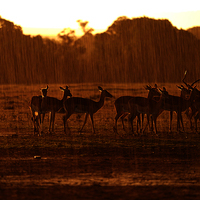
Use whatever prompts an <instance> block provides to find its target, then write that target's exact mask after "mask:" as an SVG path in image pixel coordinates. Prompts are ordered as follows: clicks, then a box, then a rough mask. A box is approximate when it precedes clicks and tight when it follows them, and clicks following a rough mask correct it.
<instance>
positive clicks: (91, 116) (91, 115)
mask: <svg viewBox="0 0 200 200" xmlns="http://www.w3.org/2000/svg"><path fill="white" fill-rule="evenodd" d="M90 118H91V121H92V130H93V133H94V134H95V130H94V120H93V114H90Z"/></svg>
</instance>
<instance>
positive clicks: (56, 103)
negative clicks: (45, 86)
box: [41, 86, 72, 133]
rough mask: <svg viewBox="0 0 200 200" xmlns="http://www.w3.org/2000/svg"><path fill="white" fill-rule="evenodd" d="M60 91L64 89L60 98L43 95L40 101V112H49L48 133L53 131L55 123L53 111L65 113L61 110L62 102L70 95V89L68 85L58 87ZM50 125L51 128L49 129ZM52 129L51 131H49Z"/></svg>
mask: <svg viewBox="0 0 200 200" xmlns="http://www.w3.org/2000/svg"><path fill="white" fill-rule="evenodd" d="M60 89H61V90H62V91H64V95H63V98H62V99H61V100H59V99H57V98H54V97H48V96H45V97H43V98H42V102H41V110H42V112H50V113H51V115H50V124H49V133H53V132H54V123H55V113H65V112H63V111H64V110H63V104H64V102H65V100H66V99H67V97H68V96H69V97H71V96H72V94H71V92H70V90H69V89H68V86H66V88H63V87H60ZM51 127H52V129H51ZM51 130H52V132H51Z"/></svg>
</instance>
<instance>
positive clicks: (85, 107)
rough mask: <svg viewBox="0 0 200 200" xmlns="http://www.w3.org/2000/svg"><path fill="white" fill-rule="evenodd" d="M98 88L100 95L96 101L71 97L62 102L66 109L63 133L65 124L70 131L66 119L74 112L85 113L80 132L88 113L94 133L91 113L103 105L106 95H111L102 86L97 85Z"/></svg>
mask: <svg viewBox="0 0 200 200" xmlns="http://www.w3.org/2000/svg"><path fill="white" fill-rule="evenodd" d="M98 89H99V91H100V92H101V96H100V99H99V101H97V102H96V101H93V100H91V99H87V98H81V97H72V98H69V99H67V100H66V101H65V102H64V109H65V111H66V115H65V116H64V118H63V121H64V131H65V133H66V124H67V129H68V131H70V129H69V126H68V123H67V120H68V118H69V117H70V116H71V115H72V114H74V113H85V120H84V123H83V126H82V128H81V129H80V132H81V131H82V130H83V127H84V126H85V124H86V122H87V118H88V115H90V118H91V121H92V130H93V133H95V129H94V121H93V115H94V113H96V112H97V111H98V110H99V109H100V108H101V107H102V106H103V105H104V99H105V98H106V97H110V98H112V97H113V96H112V95H111V94H110V93H109V92H108V91H106V90H103V89H102V87H100V86H98Z"/></svg>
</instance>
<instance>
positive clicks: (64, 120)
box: [63, 113, 71, 134]
mask: <svg viewBox="0 0 200 200" xmlns="http://www.w3.org/2000/svg"><path fill="white" fill-rule="evenodd" d="M70 116H71V114H69V113H67V114H66V115H64V116H63V124H64V132H65V134H67V131H66V127H67V129H68V131H69V132H70V128H69V126H68V122H67V120H68V118H69V117H70Z"/></svg>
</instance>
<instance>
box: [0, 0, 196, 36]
mask: <svg viewBox="0 0 200 200" xmlns="http://www.w3.org/2000/svg"><path fill="white" fill-rule="evenodd" d="M0 15H1V17H2V18H5V19H7V20H10V21H12V22H14V23H15V24H17V25H20V26H21V27H22V28H23V32H24V34H32V35H37V34H40V35H57V34H58V33H59V32H60V31H61V30H63V29H64V28H68V27H70V28H71V29H76V30H77V29H78V28H79V25H78V23H77V22H76V21H77V20H79V19H81V20H83V21H89V24H88V26H89V27H92V28H94V29H95V30H96V32H99V31H101V32H102V31H105V30H106V29H107V27H108V26H110V25H111V24H112V23H113V21H114V20H116V19H117V18H118V17H120V16H127V17H129V18H132V17H141V16H147V17H152V18H156V19H158V18H159V19H162V18H164V19H169V20H170V21H171V22H172V24H173V25H174V26H176V27H177V28H179V29H180V28H183V29H187V28H190V27H193V26H200V1H197V0H190V1H182V0H181V1H180V0H168V1H160V0H151V1H149V0H140V1H138V0H137V1H136V0H123V1H121V0H120V1H119V0H115V1H114V0H100V1H99V0H96V1H94V0H84V1H83V0H73V1H68V0H29V1H27V0H17V1H16V0H5V1H4V2H1V6H0ZM77 34H80V32H79V33H78V32H77Z"/></svg>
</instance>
